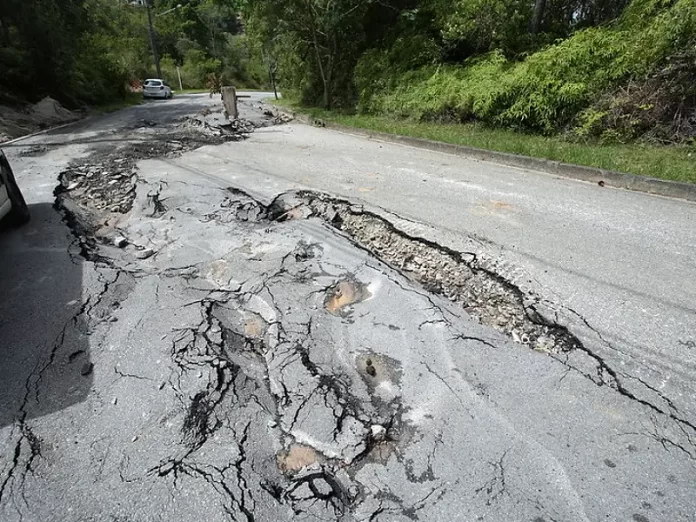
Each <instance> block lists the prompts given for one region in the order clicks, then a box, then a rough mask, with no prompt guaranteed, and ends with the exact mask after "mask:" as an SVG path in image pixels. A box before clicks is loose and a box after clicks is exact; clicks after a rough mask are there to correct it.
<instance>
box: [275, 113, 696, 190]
mask: <svg viewBox="0 0 696 522" xmlns="http://www.w3.org/2000/svg"><path fill="white" fill-rule="evenodd" d="M275 107H276V109H277V110H279V111H280V112H284V113H286V114H289V115H290V116H292V117H293V118H294V119H295V120H296V121H298V122H300V123H304V124H306V125H313V126H320V127H324V128H327V129H332V130H337V131H341V132H346V133H348V134H354V135H357V136H362V137H365V138H368V139H376V140H380V141H385V142H389V143H397V144H401V145H408V146H411V147H416V148H420V149H426V150H431V151H435V152H444V153H447V154H453V155H455V156H463V157H467V158H471V159H475V160H479V161H486V162H489V163H496V164H498V165H505V166H507V167H516V168H520V169H525V170H532V171H538V172H543V173H546V174H553V175H556V176H562V177H565V178H570V179H574V180H577V181H585V182H589V183H598V184H601V185H603V186H606V187H612V188H617V189H624V190H630V191H633V192H642V193H645V194H650V195H653V196H664V197H668V198H675V199H682V200H687V201H694V202H696V184H691V183H682V182H679V181H669V180H664V179H659V178H651V177H648V176H641V175H638V174H629V173H626V172H618V171H614V170H605V169H600V168H597V167H586V166H583V165H574V164H571V163H563V162H561V161H556V160H549V159H542V158H533V157H530V156H522V155H519V154H511V153H508V152H497V151H493V150H487V149H479V148H477V147H469V146H466V145H454V144H451V143H445V142H442V141H434V140H428V139H425V138H413V137H410V136H401V135H398V134H390V133H387V132H379V131H370V130H365V129H361V128H359V127H350V126H348V125H342V124H340V123H333V122H329V121H324V120H316V119H314V118H311V117H310V116H307V115H306V114H302V113H298V112H295V111H292V110H288V109H286V108H284V107H279V106H277V105H276V106H275ZM317 122H320V123H319V125H317Z"/></svg>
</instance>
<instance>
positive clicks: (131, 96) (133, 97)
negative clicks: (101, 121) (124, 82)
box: [92, 92, 143, 114]
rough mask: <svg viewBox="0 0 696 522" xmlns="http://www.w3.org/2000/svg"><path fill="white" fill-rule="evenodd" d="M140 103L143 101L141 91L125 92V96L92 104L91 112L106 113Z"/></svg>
mask: <svg viewBox="0 0 696 522" xmlns="http://www.w3.org/2000/svg"><path fill="white" fill-rule="evenodd" d="M141 103H143V95H142V94H141V93H137V92H129V93H127V94H126V96H125V98H118V99H116V100H110V101H108V102H106V103H102V104H99V105H96V106H94V107H93V108H92V112H95V113H97V114H107V113H109V112H116V111H120V110H121V109H125V108H126V107H132V106H133V105H139V104H141Z"/></svg>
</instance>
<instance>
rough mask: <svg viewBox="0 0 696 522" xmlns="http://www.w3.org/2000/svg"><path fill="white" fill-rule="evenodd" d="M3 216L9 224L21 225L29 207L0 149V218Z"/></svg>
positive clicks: (27, 217)
mask: <svg viewBox="0 0 696 522" xmlns="http://www.w3.org/2000/svg"><path fill="white" fill-rule="evenodd" d="M5 218H7V221H9V223H10V224H11V225H23V224H24V223H26V222H27V221H29V207H27V204H26V202H25V201H24V197H23V196H22V193H21V192H20V191H19V187H18V186H17V182H16V181H15V177H14V174H13V173H12V169H11V168H10V164H9V162H8V161H7V158H6V157H5V154H4V153H3V152H2V151H1V150H0V220H5Z"/></svg>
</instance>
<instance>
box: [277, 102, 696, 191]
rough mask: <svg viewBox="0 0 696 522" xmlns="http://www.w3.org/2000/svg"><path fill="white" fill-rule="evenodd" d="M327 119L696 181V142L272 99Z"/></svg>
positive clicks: (649, 174)
mask: <svg viewBox="0 0 696 522" xmlns="http://www.w3.org/2000/svg"><path fill="white" fill-rule="evenodd" d="M269 103H274V104H277V105H279V106H282V107H287V108H290V109H293V110H295V111H297V112H301V113H304V114H308V115H309V116H312V117H314V118H318V119H321V120H325V121H327V122H333V123H338V124H341V125H346V126H348V127H354V128H357V129H365V130H370V131H375V132H386V133H389V134H397V135H400V136H411V137H414V138H426V139H429V140H435V141H441V142H445V143H452V144H455V145H466V146H469V147H477V148H480V149H487V150H494V151H499V152H509V153H513V154H520V155H523V156H532V157H535V158H545V159H550V160H557V161H562V162H564V163H573V164H576V165H585V166H589V167H599V168H603V169H607V170H616V171H619V172H628V173H631V174H639V175H643V176H651V177H654V178H661V179H667V180H673V181H682V182H687V183H696V146H669V147H668V146H663V147H662V146H655V145H647V144H627V145H620V144H617V145H603V144H585V143H575V142H570V141H566V140H563V139H561V138H559V137H546V136H538V135H530V134H523V133H519V132H515V131H512V130H506V129H492V128H489V127H485V126H483V125H478V124H438V123H423V122H416V121H411V120H401V119H395V118H390V117H384V116H369V115H353V114H343V113H340V112H335V111H326V110H322V109H315V108H306V107H300V106H298V105H297V104H296V103H294V102H293V101H291V100H287V99H283V100H278V101H276V100H269Z"/></svg>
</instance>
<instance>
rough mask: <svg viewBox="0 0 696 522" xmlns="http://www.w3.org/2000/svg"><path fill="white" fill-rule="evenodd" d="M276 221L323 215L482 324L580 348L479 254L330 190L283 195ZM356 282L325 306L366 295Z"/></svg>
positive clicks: (550, 346) (560, 348)
mask: <svg viewBox="0 0 696 522" xmlns="http://www.w3.org/2000/svg"><path fill="white" fill-rule="evenodd" d="M265 214H266V217H267V219H269V220H271V221H281V222H282V221H288V220H293V219H303V218H310V217H314V218H320V219H322V220H323V221H324V222H326V223H327V224H329V225H331V226H332V227H334V228H336V229H338V230H340V231H341V232H343V233H344V234H346V235H347V236H348V237H349V238H350V239H351V240H352V241H353V242H354V243H356V244H357V245H358V246H360V247H362V248H363V249H365V250H367V251H369V252H370V253H371V254H372V255H373V256H375V257H376V258H377V259H379V260H381V261H382V262H384V263H386V264H387V265H389V266H390V267H391V268H393V269H395V270H397V271H398V272H399V273H401V274H403V275H405V276H406V277H407V278H409V279H410V280H411V281H414V282H416V283H418V284H420V285H421V286H422V287H423V288H424V289H425V290H427V291H429V292H431V293H433V294H438V295H442V296H444V297H446V298H447V299H449V300H450V301H452V302H455V303H458V304H459V305H461V306H462V308H463V309H464V310H465V311H466V312H467V313H468V314H469V315H470V316H472V317H474V318H476V319H477V320H478V321H480V322H481V323H482V324H484V325H486V326H489V327H491V328H493V329H495V330H497V331H500V332H502V333H504V334H505V335H507V336H509V337H510V338H511V339H512V340H513V341H515V342H517V343H519V344H523V345H525V346H528V347H530V348H532V349H534V350H537V351H540V352H545V353H552V354H559V353H567V352H569V351H572V350H574V349H579V348H580V349H581V348H582V344H581V342H580V341H579V340H578V339H577V338H576V337H575V336H574V335H573V334H571V333H570V332H569V331H568V329H567V328H566V327H564V326H562V325H559V324H557V323H556V322H555V321H554V320H552V319H550V318H548V317H545V316H544V315H543V314H542V313H541V312H540V311H538V310H537V309H536V308H535V306H534V299H531V298H530V296H528V295H525V294H524V292H523V291H522V290H520V288H519V287H517V286H516V285H514V284H513V283H511V282H509V281H507V280H506V279H505V278H503V277H502V276H500V275H499V274H497V273H495V272H493V271H491V270H489V269H486V268H484V267H482V266H481V265H480V264H479V262H478V261H477V259H476V256H474V255H466V254H463V253H461V252H457V251H455V250H452V249H448V248H446V247H444V246H441V245H439V244H437V243H434V242H431V241H429V240H426V239H424V238H421V237H415V236H410V235H408V234H407V233H405V232H403V231H401V230H399V229H398V228H397V227H395V226H394V225H393V224H392V223H391V222H389V221H388V220H386V219H385V218H383V217H381V216H379V215H377V214H375V213H372V212H369V211H367V210H365V209H364V208H363V207H362V206H358V205H355V204H353V203H351V202H349V201H346V200H342V199H338V198H334V197H331V196H328V195H325V194H321V193H316V192H310V191H302V192H292V193H285V194H281V195H280V196H278V197H277V198H276V199H275V201H273V203H272V204H271V205H269V206H268V208H267V209H266V212H265ZM364 292H367V289H365V288H361V287H359V286H356V284H355V282H353V283H352V284H351V283H350V282H342V283H338V284H337V286H336V287H334V288H333V289H331V290H330V291H329V294H328V295H327V298H326V302H325V306H326V307H327V309H328V310H329V312H331V313H335V314H339V313H340V308H341V306H342V305H341V303H343V302H344V301H345V302H346V303H347V302H349V301H351V300H355V301H359V300H363V299H365V298H367V297H368V296H366V295H365V294H364Z"/></svg>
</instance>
